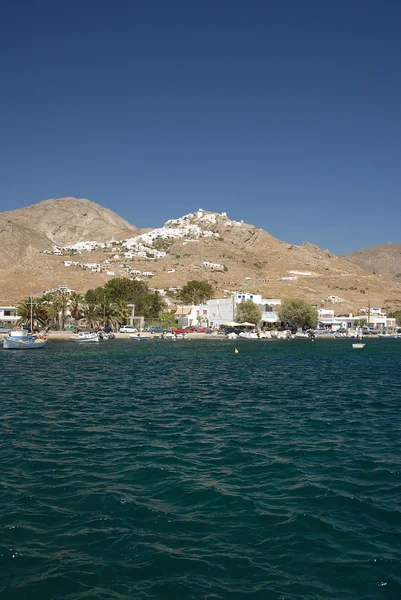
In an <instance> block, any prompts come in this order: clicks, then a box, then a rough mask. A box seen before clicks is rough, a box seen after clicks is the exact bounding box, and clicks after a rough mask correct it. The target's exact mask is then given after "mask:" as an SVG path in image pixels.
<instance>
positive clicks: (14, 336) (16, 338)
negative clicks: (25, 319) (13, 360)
mask: <svg viewBox="0 0 401 600" xmlns="http://www.w3.org/2000/svg"><path fill="white" fill-rule="evenodd" d="M46 344H47V336H46V335H42V334H30V333H28V334H27V333H26V331H22V330H21V331H11V332H10V334H9V335H8V336H4V338H3V348H4V350H33V349H34V348H43V346H45V345H46Z"/></svg>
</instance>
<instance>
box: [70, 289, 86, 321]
mask: <svg viewBox="0 0 401 600" xmlns="http://www.w3.org/2000/svg"><path fill="white" fill-rule="evenodd" d="M83 301H84V297H83V296H82V294H78V292H72V293H71V294H70V313H71V316H72V318H73V319H74V320H75V321H79V319H80V318H81V317H82V316H83V310H82V303H83Z"/></svg>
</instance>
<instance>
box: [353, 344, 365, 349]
mask: <svg viewBox="0 0 401 600" xmlns="http://www.w3.org/2000/svg"><path fill="white" fill-rule="evenodd" d="M352 347H353V348H358V349H361V348H365V344H352Z"/></svg>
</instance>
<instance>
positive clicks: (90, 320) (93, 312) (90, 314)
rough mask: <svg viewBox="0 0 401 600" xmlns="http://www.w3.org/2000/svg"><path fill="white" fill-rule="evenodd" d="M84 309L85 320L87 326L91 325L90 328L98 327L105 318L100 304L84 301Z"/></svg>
mask: <svg viewBox="0 0 401 600" xmlns="http://www.w3.org/2000/svg"><path fill="white" fill-rule="evenodd" d="M82 308H83V311H84V316H83V318H84V319H85V321H86V324H87V325H89V327H95V326H98V325H99V323H100V322H101V320H102V316H103V313H102V311H101V308H100V304H95V303H92V302H87V301H84V303H83V305H82Z"/></svg>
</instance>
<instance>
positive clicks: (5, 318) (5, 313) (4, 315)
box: [0, 305, 19, 329]
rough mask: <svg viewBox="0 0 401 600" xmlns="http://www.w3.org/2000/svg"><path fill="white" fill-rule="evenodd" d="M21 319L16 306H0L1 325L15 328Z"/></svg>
mask: <svg viewBox="0 0 401 600" xmlns="http://www.w3.org/2000/svg"><path fill="white" fill-rule="evenodd" d="M18 321H19V316H18V315H17V307H16V306H9V305H5V306H0V326H1V327H8V328H10V329H11V328H13V327H15V325H16V324H17V323H18Z"/></svg>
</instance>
